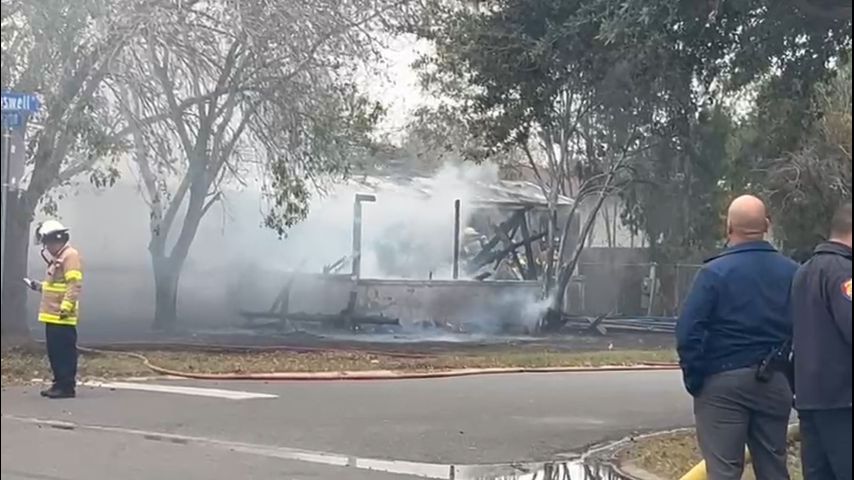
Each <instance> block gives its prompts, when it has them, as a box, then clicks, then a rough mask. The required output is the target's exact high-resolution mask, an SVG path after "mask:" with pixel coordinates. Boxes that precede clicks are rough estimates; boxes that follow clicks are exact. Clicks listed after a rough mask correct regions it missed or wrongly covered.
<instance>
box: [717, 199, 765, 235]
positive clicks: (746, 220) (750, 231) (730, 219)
mask: <svg viewBox="0 0 854 480" xmlns="http://www.w3.org/2000/svg"><path fill="white" fill-rule="evenodd" d="M769 223H770V222H769V220H768V209H767V208H766V207H765V203H764V202H763V201H762V200H760V199H758V198H756V197H754V196H753V195H744V196H742V197H738V198H736V199H735V200H734V201H733V202H732V204H730V206H729V213H728V215H727V230H728V235H729V242H730V244H731V245H737V244H739V243H745V242H755V241H759V240H764V239H765V235H766V234H767V233H768V229H769V226H770V225H769Z"/></svg>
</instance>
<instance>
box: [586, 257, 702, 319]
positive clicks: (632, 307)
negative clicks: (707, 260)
mask: <svg viewBox="0 0 854 480" xmlns="http://www.w3.org/2000/svg"><path fill="white" fill-rule="evenodd" d="M700 267H701V265H694V264H665V265H662V264H655V263H623V264H620V263H582V264H581V265H580V266H579V276H578V278H577V285H579V286H580V288H581V291H582V292H583V293H582V294H581V295H580V296H581V299H582V301H581V302H580V304H578V303H579V302H575V304H573V305H570V306H569V310H570V312H572V313H578V314H584V315H594V316H595V315H603V314H608V315H628V316H675V315H676V313H677V312H678V310H679V306H680V305H681V304H682V301H683V300H684V299H685V296H686V295H687V294H688V292H689V290H690V288H691V285H692V283H693V281H694V277H695V276H696V274H697V271H698V270H699V269H700Z"/></svg>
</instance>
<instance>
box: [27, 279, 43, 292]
mask: <svg viewBox="0 0 854 480" xmlns="http://www.w3.org/2000/svg"><path fill="white" fill-rule="evenodd" d="M24 284H25V285H26V286H27V288H29V289H30V290H32V291H34V292H41V291H42V282H37V281H35V280H31V279H29V278H25V279H24Z"/></svg>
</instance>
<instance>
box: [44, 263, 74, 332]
mask: <svg viewBox="0 0 854 480" xmlns="http://www.w3.org/2000/svg"><path fill="white" fill-rule="evenodd" d="M82 288H83V265H82V263H81V261H80V254H79V253H78V252H77V250H75V249H73V248H71V247H70V246H66V247H65V248H63V249H62V250H61V251H60V252H59V255H57V257H56V258H55V259H54V260H53V261H51V262H50V264H49V265H48V267H47V274H46V275H45V280H44V283H43V284H42V301H41V306H40V307H39V321H40V322H43V323H51V324H54V325H69V326H75V325H77V319H78V317H79V310H80V308H79V305H80V304H79V298H80V291H81V289H82Z"/></svg>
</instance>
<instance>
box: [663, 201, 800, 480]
mask: <svg viewBox="0 0 854 480" xmlns="http://www.w3.org/2000/svg"><path fill="white" fill-rule="evenodd" d="M769 228H770V221H769V220H768V215H767V210H766V208H765V205H764V204H763V203H762V201H761V200H759V199H758V198H756V197H752V196H744V197H740V198H738V199H736V200H735V201H734V202H733V203H732V205H731V206H730V209H729V214H728V218H727V230H728V239H729V247H728V248H727V249H726V250H725V251H724V252H722V253H721V254H720V255H718V256H716V257H714V258H712V259H710V260H708V261H707V262H706V264H705V265H704V266H703V268H702V270H701V271H700V272H699V274H698V275H697V278H696V280H695V282H694V286H693V287H692V290H691V293H690V295H689V296H688V298H687V300H686V301H685V304H684V305H683V308H682V312H681V314H680V317H679V321H678V324H677V337H678V339H677V340H678V350H679V358H680V364H681V366H682V370H683V374H684V379H685V386H686V388H687V390H688V392H689V393H690V394H691V395H692V396H693V397H694V414H695V418H696V423H697V437H698V439H699V443H700V449H701V450H702V452H703V457H704V458H705V460H706V465H707V470H708V476H709V480H740V479H741V477H742V475H743V473H744V464H745V455H744V449H745V445H747V446H748V448H749V449H750V452H751V454H752V456H753V466H754V470H755V472H756V476H757V479H758V480H787V479H789V473H788V470H787V466H786V460H787V441H786V435H787V428H788V421H789V416H790V413H791V407H792V390H791V387H790V385H789V381H788V378H787V376H786V374H785V372H783V371H782V370H780V371H774V370H773V369H772V370H770V371H769V372H767V375H759V372H760V366H761V365H762V364H763V363H765V360H766V359H768V358H769V357H770V356H772V354H773V353H774V352H775V351H778V350H780V349H781V348H782V347H784V345H786V344H787V343H788V342H789V341H790V339H791V335H792V324H791V320H790V317H789V316H788V311H787V309H788V303H789V293H790V290H791V285H792V279H793V277H794V275H795V272H796V271H797V268H798V265H797V264H796V263H795V262H794V261H792V260H790V259H788V258H786V257H784V256H783V255H782V254H780V253H779V252H778V251H777V250H776V249H775V248H774V247H773V246H772V245H771V244H770V243H768V242H767V241H766V240H765V236H766V235H767V233H768V231H769Z"/></svg>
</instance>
